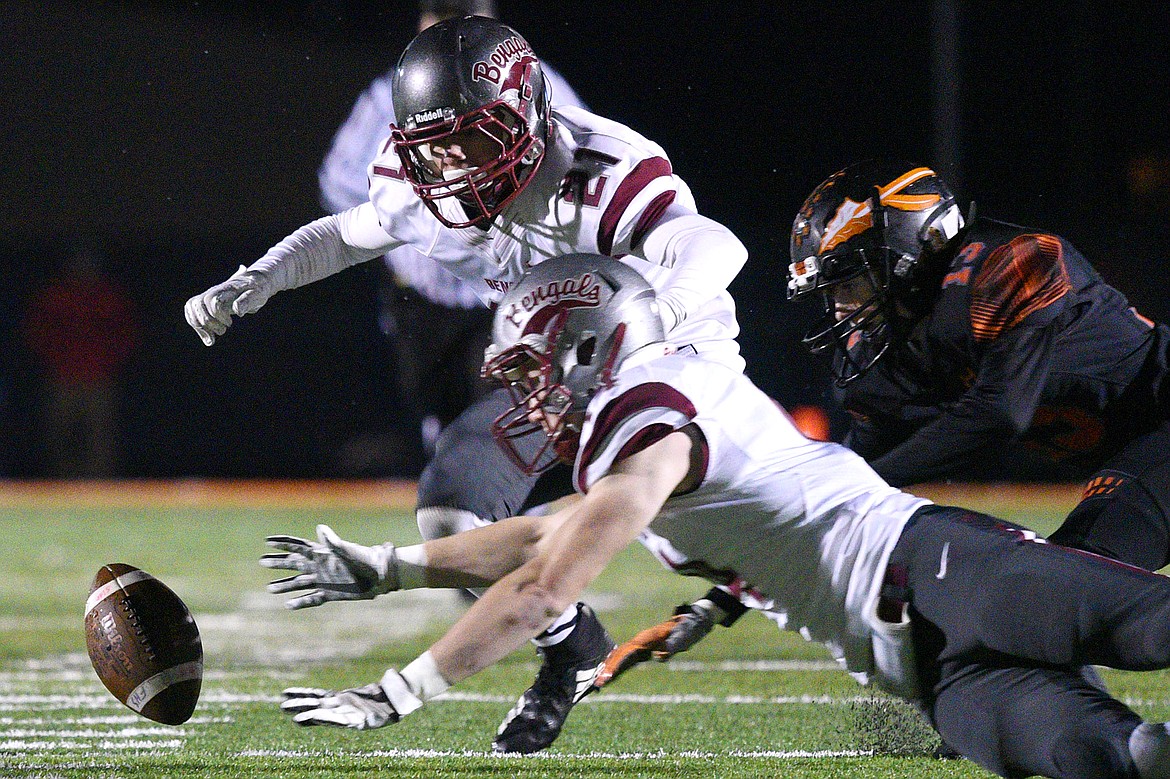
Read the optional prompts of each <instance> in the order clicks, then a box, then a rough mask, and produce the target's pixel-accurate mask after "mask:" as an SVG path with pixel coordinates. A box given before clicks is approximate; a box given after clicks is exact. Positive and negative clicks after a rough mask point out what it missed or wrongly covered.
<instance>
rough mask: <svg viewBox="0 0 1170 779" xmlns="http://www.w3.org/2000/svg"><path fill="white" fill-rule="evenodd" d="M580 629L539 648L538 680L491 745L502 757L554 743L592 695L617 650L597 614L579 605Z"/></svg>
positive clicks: (577, 627)
mask: <svg viewBox="0 0 1170 779" xmlns="http://www.w3.org/2000/svg"><path fill="white" fill-rule="evenodd" d="M577 607H578V612H577V624H576V626H575V627H574V628H573V632H572V633H571V634H570V635H569V636H568V637H567V638H566V639H565V640H564V641H562V642H561V643H559V644H556V645H554V646H550V647H544V648H539V649H538V650H537V651H538V652H540V654H541V656H542V658H543V660H542V662H541V665H540V670H539V671H537V673H536V681H534V682H533V683H532V686H531V687H529V688H528V689H527V690H525V691H524V694H523V695H521V696H520V699H519V700H518V701H516V705H515V706H513V707H512V710H511V711H509V712H508V715H507V716H506V717H504V721H503V722H502V723H501V724H500V729H499V731H498V732H497V733H496V738H495V741H493V742H492V750H493V751H494V752H496V753H498V754H525V755H527V754H531V753H533V752H539V751H540V750H542V749H544V748H546V747H547V746H549V745H550V744H552V742H554V741H556V739H557V736H559V735H560V734H561V728H562V727H564V725H565V719H567V718H568V716H569V711H570V710H572V708H573V706H574V705H576V704H577V702H578V701H580V700H581V699H582V698H584V697H585V696H586V695H588V694H589V693H591V692H593V690H595V689H596V688H595V687H594V686H593V680H594V679H595V678H596V677H597V672H598V671H599V670H601V666H602V664H603V663H604V662H605V658H606V656H607V655H609V653H610V650H612V649H613V648H614V646H615V644H614V641H613V639H611V638H610V637H609V634H608V633H606V632H605V628H603V627H602V626H601V622H600V621H598V619H597V615H596V614H594V613H593V610H592V609H591V608H589V607H588V606H586V605H585V604H584V603H579V604H577Z"/></svg>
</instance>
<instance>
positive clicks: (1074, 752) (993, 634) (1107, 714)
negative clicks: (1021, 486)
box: [886, 506, 1170, 778]
mask: <svg viewBox="0 0 1170 779" xmlns="http://www.w3.org/2000/svg"><path fill="white" fill-rule="evenodd" d="M889 571H890V574H891V575H890V576H888V577H887V581H888V582H896V584H897V587H895V588H894V589H895V590H896V591H895V592H893V593H890V592H887V593H886V594H887V595H891V594H892V595H893V596H896V597H901V598H902V599H904V600H906V601H907V602H909V604H910V614H911V619H912V624H913V628H912V629H913V635H914V640H915V650H916V654H917V661H918V671H919V676H920V680H921V682H922V688H923V690H924V692H925V694H926V700H925V703H926V708H927V713H928V715H929V716H930V718H931V720H932V722H933V723H934V725H935V727H936V728H937V729H938V731H939V733H940V735H942V737H943V738H944V739H945V740H946V742H947V743H948V744H950V745H951V746H952V747H954V748H955V749H957V750H958V751H959V752H961V753H962V754H963V755H964V756H966V757H968V758H969V759H971V760H973V761H975V762H976V763H978V764H980V765H981V766H983V767H984V768H986V769H988V770H990V771H993V772H995V773H997V774H999V775H1001V776H1008V777H1023V776H1033V775H1040V776H1050V777H1131V778H1132V777H1136V773H1135V772H1134V768H1133V765H1132V762H1131V760H1130V756H1129V749H1128V739H1129V735H1130V733H1131V732H1132V731H1133V729H1134V728H1135V727H1136V726H1137V725H1138V724H1139V723H1140V722H1141V718H1140V717H1139V716H1138V715H1137V714H1135V713H1134V712H1133V711H1131V710H1130V709H1129V708H1128V707H1126V706H1125V705H1124V704H1123V703H1121V702H1120V701H1118V700H1116V699H1114V698H1112V697H1110V696H1109V695H1108V693H1106V692H1105V691H1104V690H1102V689H1101V688H1100V687H1098V686H1096V685H1094V684H1093V683H1092V682H1091V681H1089V680H1087V679H1086V678H1085V677H1084V676H1083V675H1082V673H1081V671H1080V670H1079V667H1080V666H1084V665H1103V666H1109V667H1112V668H1119V669H1125V670H1135V671H1140V670H1151V669H1159V668H1166V667H1170V579H1167V578H1166V577H1163V576H1159V575H1157V574H1152V573H1148V572H1146V571H1143V570H1140V569H1137V568H1134V567H1131V566H1128V565H1124V564H1121V563H1118V562H1115V561H1112V560H1109V559H1106V558H1103V557H1100V556H1097V555H1093V554H1090V553H1086V552H1082V551H1078V550H1074V549H1069V548H1066V547H1061V546H1058V545H1055V544H1051V543H1044V542H1043V540H1042V539H1037V538H1036V536H1035V534H1033V533H1031V532H1030V531H1027V530H1025V529H1023V528H1021V527H1019V526H1016V525H1012V524H1010V523H1007V522H1004V521H1002V520H998V519H995V518H994V517H989V516H987V515H984V514H979V513H976V512H971V511H967V510H965V509H959V508H951V507H943V506H928V507H926V508H924V509H921V510H919V512H918V513H916V514H915V517H914V518H913V519H912V521H911V524H910V525H909V526H908V527H907V529H906V530H905V532H904V533H903V535H902V538H901V539H900V540H899V542H898V544H897V546H896V547H895V549H894V552H893V554H892V555H891V559H890V568H889ZM888 589H890V586H887V590H888Z"/></svg>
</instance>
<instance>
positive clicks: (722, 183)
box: [0, 0, 1170, 478]
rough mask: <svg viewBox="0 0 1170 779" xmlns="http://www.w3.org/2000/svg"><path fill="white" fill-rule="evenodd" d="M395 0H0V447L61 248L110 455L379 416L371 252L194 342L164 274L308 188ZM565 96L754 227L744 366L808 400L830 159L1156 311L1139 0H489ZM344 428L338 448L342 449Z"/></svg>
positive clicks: (1160, 44) (272, 223)
mask: <svg viewBox="0 0 1170 779" xmlns="http://www.w3.org/2000/svg"><path fill="white" fill-rule="evenodd" d="M415 9H416V5H415V3H414V2H382V3H378V4H370V3H361V2H339V1H334V2H323V3H307V2H284V3H282V4H281V6H280V8H279V9H274V10H266V11H260V10H256V9H254V8H253V7H252V4H251V3H244V2H147V3H135V4H133V5H129V4H119V3H100V2H99V3H77V2H71V1H70V0H60V2H57V3H54V4H48V5H46V4H33V3H31V2H13V3H6V4H5V11H4V14H3V19H2V20H0V51H2V52H3V54H2V56H0V84H2V85H3V88H2V89H0V111H2V113H3V117H4V131H3V147H2V148H3V152H4V160H3V165H2V166H0V182H2V184H3V192H4V207H3V208H2V209H0V268H2V270H3V273H2V274H0V476H5V475H7V476H12V477H18V478H20V477H30V476H39V475H43V474H44V473H45V463H44V456H43V451H42V449H41V445H40V435H39V429H38V424H37V422H36V419H37V417H36V410H37V408H38V403H39V399H40V398H41V396H42V391H41V390H42V384H41V374H40V371H39V369H38V365H37V364H36V361H35V360H34V359H33V357H32V355H31V354H30V352H29V351H28V349H27V348H25V346H24V343H23V341H22V338H21V332H22V331H21V316H22V311H23V310H24V306H25V305H26V303H27V300H28V298H29V296H30V295H31V294H32V292H33V291H34V290H35V289H37V288H38V286H39V285H40V284H42V283H43V282H44V280H45V279H47V278H48V277H49V276H50V275H51V274H52V273H54V272H55V271H56V270H57V269H58V267H59V266H60V264H61V263H62V262H63V260H64V259H65V258H66V257H68V256H69V255H70V254H71V253H72V252H73V251H75V250H76V248H77V247H79V246H88V247H91V248H93V249H95V250H97V251H99V252H101V254H102V255H103V256H104V257H105V258H106V263H107V268H108V270H109V272H110V274H111V275H112V276H113V277H114V278H115V279H116V280H117V281H118V282H119V283H121V284H122V285H123V286H124V287H125V288H126V289H127V290H128V291H129V293H130V295H131V296H132V298H133V300H134V303H135V306H136V308H137V311H138V318H137V321H138V327H139V345H138V347H137V349H136V350H135V352H134V354H133V357H132V359H131V361H130V363H129V365H128V366H127V369H126V370H125V372H124V373H123V376H122V382H121V388H122V404H121V423H120V431H121V435H120V439H121V464H120V468H119V471H118V475H122V476H146V477H154V476H187V475H190V476H289V477H301V476H334V475H337V476H353V475H394V474H385V473H377V472H369V469H368V468H367V469H364V470H363V467H362V466H360V464H359V460H360V458H355V456H354V454H353V452H354V450H355V447H356V446H357V444H356V443H355V442H360V441H362V440H365V439H366V438H367V437H368V435H369V434H370V433H372V432H377V431H380V430H385V429H387V428H389V427H392V426H393V423H394V409H393V405H394V404H393V399H392V398H390V397H389V396H388V394H387V391H386V389H385V384H384V381H383V378H382V377H383V376H384V373H385V371H386V370H389V369H390V367H389V366H388V365H387V363H386V359H387V358H386V356H385V353H384V351H383V348H382V344H381V343H380V335H379V333H378V331H377V329H376V326H375V317H374V280H375V275H376V274H375V273H374V270H375V268H374V264H369V265H368V266H362V267H358V268H354V269H351V270H349V271H346V272H344V273H342V274H339V275H337V276H335V277H332V278H330V279H327V280H326V281H323V282H320V283H318V284H316V285H313V286H311V287H308V288H303V289H300V290H296V291H293V292H290V293H286V294H283V295H280V296H278V297H276V298H274V299H273V300H272V301H270V302H269V303H268V305H267V306H266V307H265V308H264V309H263V310H262V311H261V312H259V313H258V314H256V315H254V316H251V317H248V318H246V319H244V320H243V321H241V322H239V323H237V324H236V326H235V327H233V329H232V330H231V331H230V332H229V333H228V335H227V336H226V337H224V338H223V339H222V340H221V341H220V342H219V343H217V344H216V346H214V347H213V348H206V347H204V346H203V345H202V344H201V343H200V341H199V339H198V337H197V336H196V335H195V334H194V333H193V332H192V331H191V329H190V328H189V327H188V326H187V325H186V323H185V322H184V320H183V314H182V308H183V302H184V301H185V300H186V299H187V298H188V297H189V296H191V295H193V294H195V293H197V292H201V291H203V290H204V289H205V288H206V287H208V286H210V285H212V284H214V283H217V282H219V281H222V280H223V279H225V278H226V277H227V276H228V275H230V274H231V272H232V271H234V270H235V268H236V267H238V265H240V264H241V263H244V264H248V263H251V262H252V261H254V260H255V259H256V258H258V257H259V256H260V255H261V254H262V253H263V252H264V251H265V250H266V249H267V248H268V247H269V246H270V245H271V244H273V243H275V242H276V241H278V240H279V239H281V238H283V237H284V236H285V235H286V234H287V233H289V232H291V231H292V230H294V229H295V228H297V227H298V226H300V225H301V224H303V223H305V222H308V221H310V220H312V219H314V218H316V217H318V216H320V215H321V210H320V207H319V206H318V203H317V187H316V170H317V166H318V164H319V162H320V160H321V156H322V155H323V153H324V151H325V150H326V148H327V146H328V144H329V142H330V139H331V137H332V134H333V131H334V130H335V129H336V127H337V125H338V124H339V123H340V122H341V120H342V119H343V118H344V117H345V115H346V114H347V112H348V110H349V108H350V106H351V105H352V102H353V100H354V98H355V97H356V96H357V94H358V93H359V92H360V91H361V90H362V89H363V88H364V86H365V85H366V83H367V82H368V81H369V79H370V78H372V77H373V76H374V75H376V74H378V73H380V72H381V71H383V70H385V69H387V68H388V67H389V66H390V65H391V64H392V63H393V61H394V60H395V59H396V58H397V55H398V53H399V51H400V50H401V49H402V47H403V46H404V45H405V44H406V43H407V42H408V41H409V39H410V37H411V35H412V32H413V29H414V24H415V19H416V10H415ZM500 14H501V17H502V18H503V19H504V20H505V21H507V22H509V23H510V24H512V25H513V26H514V27H516V28H517V29H518V30H519V31H520V32H521V33H522V34H523V35H524V36H525V37H526V38H527V39H528V40H529V42H530V43H531V44H532V45H533V47H534V48H535V49H536V51H537V53H538V55H541V56H543V57H544V58H545V59H547V60H548V61H550V62H551V63H552V64H553V65H555V66H556V67H557V68H558V69H559V70H560V71H561V72H562V73H563V74H564V75H565V76H566V77H567V79H568V80H569V82H570V83H572V84H573V85H574V87H575V88H576V89H577V90H578V92H579V93H580V94H581V96H582V97H583V99H584V100H585V101H586V102H587V103H588V104H589V105H590V106H591V107H592V108H593V110H594V111H596V112H597V113H600V114H602V115H605V116H608V117H610V118H613V119H617V120H619V121H621V122H624V123H626V124H628V125H630V126H631V127H633V128H634V129H636V130H638V131H640V132H642V133H643V134H645V135H647V136H648V137H650V138H651V139H653V140H655V141H657V142H659V143H660V144H662V145H663V147H665V149H666V151H667V152H668V154H669V155H670V156H671V158H672V162H673V164H674V168H675V170H676V172H678V173H679V174H680V175H681V176H682V177H683V178H684V179H685V180H686V181H687V182H688V183H689V184H690V186H691V188H692V190H693V191H694V193H695V196H696V198H697V200H698V202H699V206H700V209H701V210H703V211H704V212H705V213H706V214H707V215H709V216H711V217H712V218H714V219H717V220H719V221H721V222H723V223H725V224H727V225H728V226H729V227H730V228H731V229H732V230H733V231H735V232H736V233H737V234H738V235H739V236H740V238H741V239H742V240H743V241H744V243H745V244H746V245H747V246H748V249H749V250H750V253H751V258H750V260H749V263H748V266H747V268H746V269H745V270H744V272H743V273H742V274H741V276H740V277H739V278H738V279H737V280H736V282H735V284H734V285H733V287H732V292H733V293H734V294H735V296H736V299H737V301H738V304H739V306H740V321H741V325H742V327H743V331H744V332H743V336H742V338H741V343H742V345H743V350H744V352H745V354H746V356H747V357H748V361H749V368H748V371H749V375H751V376H752V377H753V378H754V379H755V380H756V381H757V383H758V384H760V386H761V387H763V388H764V389H765V390H766V391H768V392H769V393H770V394H772V395H773V396H774V397H776V398H777V399H779V400H781V401H782V402H785V403H786V404H789V405H792V404H798V403H821V404H827V403H828V399H827V395H826V383H825V379H824V371H823V366H821V365H820V364H819V363H818V362H816V361H814V360H812V358H810V357H808V356H806V355H804V354H803V352H802V351H801V348H800V346H799V343H798V341H799V336H800V334H801V333H802V332H803V330H804V328H805V326H806V324H807V321H808V318H809V315H810V313H811V312H809V311H805V310H803V309H795V308H793V307H791V306H789V304H787V303H786V301H785V299H784V291H783V271H784V266H785V265H786V263H787V230H788V228H789V226H790V225H791V222H792V217H793V215H794V214H795V211H796V209H797V208H798V206H799V205H800V203H801V201H802V200H803V199H804V197H805V196H806V195H807V194H808V193H809V191H811V189H812V188H813V187H814V186H815V185H816V184H817V183H818V182H820V181H821V180H822V179H823V178H825V177H826V176H827V175H829V174H830V173H832V172H834V171H835V170H837V169H839V168H840V167H843V166H844V165H846V164H848V163H850V162H853V161H856V160H859V159H862V158H865V157H868V156H875V155H894V156H902V157H909V158H914V159H917V160H920V161H923V162H926V163H928V164H932V165H934V166H935V167H937V168H938V169H939V170H940V171H942V172H943V173H944V174H945V175H947V177H948V178H949V180H950V182H951V184H952V185H953V186H954V187H955V188H956V189H957V190H958V191H959V194H960V196H961V198H962V199H963V200H964V201H967V200H969V199H974V200H975V201H977V202H978V206H979V211H980V213H982V214H985V215H988V216H993V217H997V218H1002V219H1007V220H1009V221H1014V222H1019V223H1022V224H1027V225H1030V226H1033V227H1038V228H1042V229H1048V230H1052V231H1055V232H1058V233H1061V234H1064V235H1066V236H1067V237H1069V238H1070V239H1072V240H1073V241H1074V243H1076V244H1078V246H1079V247H1080V248H1081V249H1082V250H1083V251H1084V252H1085V253H1086V254H1088V256H1089V257H1090V259H1092V260H1093V261H1094V262H1095V264H1096V265H1097V267H1098V269H1099V270H1100V271H1101V272H1102V273H1103V274H1104V275H1105V276H1106V278H1107V279H1109V280H1110V281H1111V282H1113V283H1114V284H1115V285H1116V286H1118V287H1119V288H1121V289H1122V290H1123V291H1124V292H1125V293H1126V294H1128V295H1129V296H1130V298H1131V300H1132V301H1133V302H1134V303H1135V305H1137V307H1138V308H1139V309H1140V310H1142V311H1143V312H1144V313H1146V314H1147V315H1149V316H1152V317H1155V318H1160V319H1168V318H1170V295H1168V294H1167V293H1168V292H1170V280H1167V274H1170V250H1167V248H1166V242H1167V240H1168V238H1170V118H1168V117H1170V112H1168V111H1167V96H1168V95H1170V88H1168V86H1167V82H1168V79H1170V55H1168V44H1167V38H1168V31H1170V11H1168V10H1167V4H1166V3H1164V2H1114V3H1108V4H1106V3H1093V2H1088V0H1073V1H1072V2H1068V3H1059V4H1058V3H1030V2H1022V1H1021V2H974V1H973V0H935V1H934V2H893V1H892V0H880V1H875V2H865V1H864V0H863V1H861V2H853V3H835V2H823V3H807V2H800V3H796V2H793V3H787V2H775V3H738V4H737V3H728V4H721V3H702V4H699V3H695V4H691V3H654V4H651V3H636V2H633V3H631V2H624V3H616V2H578V3H573V2H557V3H544V2H506V1H504V2H501V3H500ZM359 448H360V447H359Z"/></svg>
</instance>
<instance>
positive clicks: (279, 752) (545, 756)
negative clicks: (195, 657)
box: [236, 749, 873, 761]
mask: <svg viewBox="0 0 1170 779" xmlns="http://www.w3.org/2000/svg"><path fill="white" fill-rule="evenodd" d="M236 755H237V756H238V757H314V758H315V757H332V756H336V755H337V753H336V752H325V751H317V750H301V749H247V750H244V751H243V752H237V753H236ZM345 755H346V756H347V757H375V758H382V757H391V758H394V757H398V758H402V757H414V758H420V757H421V758H428V757H490V758H495V759H497V760H525V761H527V760H534V759H535V760H597V759H609V760H663V759H670V758H679V757H685V758H698V759H710V758H720V757H740V758H743V757H765V758H766V757H770V758H783V759H792V758H822V757H870V756H872V755H873V751H872V750H851V749H847V750H827V749H826V750H817V751H810V750H804V749H792V750H778V751H758V752H757V751H752V752H748V751H742V750H734V751H731V752H583V753H580V754H561V755H558V754H550V753H548V752H537V753H535V754H531V755H498V754H496V753H494V752H477V751H474V750H468V749H464V750H446V749H376V750H371V751H356V752H346V753H345Z"/></svg>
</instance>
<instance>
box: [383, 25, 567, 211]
mask: <svg viewBox="0 0 1170 779" xmlns="http://www.w3.org/2000/svg"><path fill="white" fill-rule="evenodd" d="M391 94H392V96H393V99H394V112H395V121H394V123H393V124H391V125H390V139H391V142H392V143H393V144H394V150H395V152H396V153H397V154H398V158H399V160H400V161H401V163H402V172H403V174H404V175H405V177H406V180H407V181H409V182H410V184H411V186H412V187H413V188H414V191H415V193H416V194H417V195H418V196H419V198H420V199H421V200H422V201H423V203H424V204H425V205H426V207H427V208H428V209H429V210H430V211H431V213H432V214H434V215H435V217H436V218H437V219H438V220H439V221H440V222H441V223H443V224H444V225H446V226H447V227H472V226H476V227H487V226H488V224H489V223H490V222H491V220H492V219H494V218H495V217H496V216H497V215H498V214H500V213H501V212H502V211H503V210H504V209H505V208H506V207H507V206H508V204H509V203H511V202H512V201H513V200H514V199H515V198H516V197H517V196H518V195H519V194H520V192H521V191H523V189H524V187H525V186H526V185H527V184H528V182H529V181H531V180H532V177H533V175H534V174H535V173H536V171H537V169H538V168H539V167H540V163H541V161H542V160H543V158H544V152H545V147H546V144H547V143H548V138H549V133H550V126H551V122H552V120H551V118H550V110H551V107H550V106H551V93H550V91H549V87H548V84H547V82H546V81H545V78H544V72H543V71H542V70H541V67H540V61H539V60H538V59H537V58H536V54H535V53H534V52H533V51H532V47H531V46H529V45H528V43H527V41H525V40H524V39H523V38H522V37H521V36H520V35H519V33H517V32H516V31H515V30H513V29H512V28H511V27H508V26H507V25H506V24H503V23H501V22H499V21H497V20H495V19H486V18H483V17H477V16H467V17H462V18H453V19H448V20H446V21H444V22H440V23H438V24H435V25H432V26H431V27H428V28H427V29H425V30H423V31H422V32H421V33H419V34H418V36H416V37H415V39H414V40H413V41H412V42H411V43H410V45H409V46H407V47H406V49H405V51H403V53H402V56H401V57H400V58H399V60H398V64H397V66H396V67H395V71H394V80H393V83H392V86H391ZM451 198H454V199H455V201H456V202H457V203H458V204H459V205H460V206H461V208H457V209H453V208H450V207H449V206H450V205H452V204H451V203H449V202H448V203H444V202H443V201H449V200H450V199H451ZM460 212H461V213H460Z"/></svg>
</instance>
